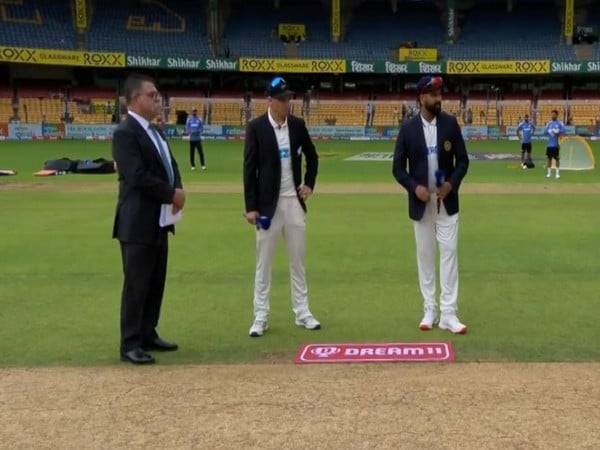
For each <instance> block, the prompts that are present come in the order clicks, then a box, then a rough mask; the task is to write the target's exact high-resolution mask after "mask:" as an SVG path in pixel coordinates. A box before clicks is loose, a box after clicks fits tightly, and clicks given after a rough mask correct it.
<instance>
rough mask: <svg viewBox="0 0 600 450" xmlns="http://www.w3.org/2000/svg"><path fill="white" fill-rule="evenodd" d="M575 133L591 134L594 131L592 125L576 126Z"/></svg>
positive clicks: (580, 134)
mask: <svg viewBox="0 0 600 450" xmlns="http://www.w3.org/2000/svg"><path fill="white" fill-rule="evenodd" d="M575 134H576V135H577V136H591V135H592V132H591V130H590V127H586V126H576V127H575Z"/></svg>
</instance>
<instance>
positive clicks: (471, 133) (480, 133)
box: [462, 125, 488, 139]
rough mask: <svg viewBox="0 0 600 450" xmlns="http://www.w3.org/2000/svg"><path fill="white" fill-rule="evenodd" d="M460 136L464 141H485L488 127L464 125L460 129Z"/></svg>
mask: <svg viewBox="0 0 600 450" xmlns="http://www.w3.org/2000/svg"><path fill="white" fill-rule="evenodd" d="M462 135H463V138H464V139H485V138H487V137H488V127H487V126H480V127H476V126H471V125H465V126H463V127H462Z"/></svg>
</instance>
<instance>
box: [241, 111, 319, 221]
mask: <svg viewBox="0 0 600 450" xmlns="http://www.w3.org/2000/svg"><path fill="white" fill-rule="evenodd" d="M287 124H288V128H289V134H290V158H291V162H292V173H293V176H294V185H295V186H296V188H298V186H300V185H301V184H302V155H303V154H304V157H305V158H306V173H305V174H304V184H305V185H306V186H308V187H310V188H311V189H314V187H315V182H316V178H317V170H318V167H319V157H318V155H317V152H316V150H315V146H314V145H313V143H312V140H311V139H310V136H309V134H308V130H307V129H306V125H305V124H304V121H303V120H302V119H300V118H298V117H294V116H291V115H290V116H288V118H287ZM280 187H281V160H280V157H279V147H278V145H277V138H276V136H275V130H273V127H272V126H271V122H269V117H268V113H265V114H263V115H262V116H260V117H257V118H256V119H254V120H252V121H250V122H249V123H248V126H247V127H246V144H245V146H244V199H245V202H246V212H248V211H258V212H259V213H260V214H261V215H265V216H269V217H273V215H274V214H275V209H276V208H277V200H278V199H279V189H280ZM296 195H297V196H298V191H296ZM298 200H299V201H300V204H301V205H302V208H303V209H304V211H306V204H305V203H304V200H302V198H300V196H298Z"/></svg>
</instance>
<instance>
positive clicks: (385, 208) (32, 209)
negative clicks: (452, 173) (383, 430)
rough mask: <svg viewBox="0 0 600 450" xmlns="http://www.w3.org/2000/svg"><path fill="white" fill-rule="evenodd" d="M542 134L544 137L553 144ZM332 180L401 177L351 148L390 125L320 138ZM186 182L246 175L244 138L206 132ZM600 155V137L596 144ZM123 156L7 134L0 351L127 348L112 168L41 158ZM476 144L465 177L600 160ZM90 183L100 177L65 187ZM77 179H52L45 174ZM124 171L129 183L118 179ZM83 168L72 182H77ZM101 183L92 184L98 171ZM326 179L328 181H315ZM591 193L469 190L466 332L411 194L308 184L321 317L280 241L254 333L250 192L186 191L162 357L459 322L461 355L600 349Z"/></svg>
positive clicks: (537, 174) (310, 267)
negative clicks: (424, 321)
mask: <svg viewBox="0 0 600 450" xmlns="http://www.w3.org/2000/svg"><path fill="white" fill-rule="evenodd" d="M542 145H543V144H542V143H537V144H534V153H538V154H542V152H543V150H542ZM317 147H318V149H319V151H320V153H321V156H322V158H321V173H320V176H319V181H320V182H323V183H325V182H329V183H333V182H357V183H361V182H365V183H367V182H389V183H390V184H393V183H394V181H393V180H392V178H391V168H390V163H374V162H347V161H344V159H345V158H346V157H349V156H351V155H353V154H356V153H360V152H363V151H369V152H376V151H381V152H385V151H392V149H393V143H392V142H375V143H365V142H343V141H335V142H334V141H330V142H318V143H317ZM174 148H175V153H176V156H177V159H178V161H179V163H180V166H181V167H182V169H183V178H184V184H187V185H188V186H190V185H198V184H201V183H203V182H211V183H214V182H236V183H240V185H241V181H240V172H241V156H242V144H241V142H231V141H230V142H205V149H206V153H207V161H208V168H209V170H208V171H207V172H206V173H199V172H194V173H192V172H191V171H190V170H189V167H188V164H187V146H186V143H183V142H176V143H175V144H174ZM593 148H594V153H595V155H596V159H597V160H598V156H599V150H600V148H599V147H598V146H597V145H594V146H593ZM469 150H470V151H471V152H475V151H484V152H492V151H496V152H508V151H518V143H516V142H474V143H470V144H469ZM61 156H66V157H71V158H95V157H107V158H108V157H110V144H109V143H103V142H81V141H76V142H72V141H64V142H43V143H40V142H36V143H13V142H10V143H9V142H3V143H0V167H1V168H14V169H17V170H19V175H18V176H16V177H2V178H0V185H1V184H5V183H15V182H21V183H23V182H25V183H34V185H33V186H32V185H26V186H23V187H21V188H18V189H1V188H2V186H0V209H1V210H2V213H1V214H0V227H1V229H2V235H3V236H2V239H1V240H0V301H1V302H2V308H0V330H2V338H1V339H0V366H37V365H107V364H117V362H118V339H119V334H118V323H119V320H118V314H119V302H120V289H121V281H122V276H121V263H120V253H119V249H118V245H117V243H116V242H115V241H112V240H111V239H110V233H111V227H112V220H113V212H114V206H115V192H116V182H115V176H114V175H104V176H92V175H88V176H81V175H68V176H64V177H52V178H45V179H39V178H34V177H33V176H32V175H31V174H32V172H34V171H35V170H38V169H39V168H40V167H41V164H42V163H43V161H44V160H45V159H49V158H56V157H61ZM513 166H516V164H515V163H513V162H507V161H504V162H483V161H481V162H480V161H476V162H473V164H472V165H471V170H470V173H469V175H468V177H467V179H466V182H467V183H473V182H481V183H484V182H495V183H507V184H510V183H514V182H527V183H540V184H544V183H561V184H569V183H591V182H600V175H599V174H598V170H594V171H588V172H564V173H563V177H562V179H561V180H558V181H557V180H546V179H545V178H544V176H543V170H542V168H541V167H540V168H539V169H535V170H532V171H522V170H520V169H516V168H513ZM73 182H78V183H85V184H88V185H89V186H90V189H89V190H88V191H89V192H82V191H80V190H79V191H76V192H69V184H70V183H73ZM55 184H60V185H62V186H64V189H60V190H58V191H57V190H53V191H49V190H46V189H44V186H45V185H55ZM110 185H113V186H115V189H114V190H113V189H110V188H108V186H110ZM71 186H72V185H71ZM95 186H96V187H98V192H94V187H95ZM317 192H318V190H317ZM598 200H599V199H598V195H595V194H557V195H551V194H541V195H532V194H527V193H524V194H522V195H494V194H491V195H488V194H486V195H477V194H465V195H463V196H462V198H461V207H462V210H461V228H460V244H459V248H460V308H461V314H460V317H461V319H462V320H463V321H464V322H465V323H467V324H468V325H469V327H470V331H469V334H468V335H466V336H458V337H454V336H452V335H450V334H449V333H446V332H441V331H439V330H435V331H432V332H430V333H422V332H420V331H419V330H418V329H417V324H418V322H419V320H420V318H421V299H420V295H419V291H418V284H417V275H416V261H415V255H414V239H413V234H412V224H411V223H410V221H409V220H408V218H407V206H406V197H405V196H403V195H398V194H381V195H374V194H368V195H367V194H365V195H350V194H337V195H334V194H320V195H315V196H314V197H313V198H312V199H311V201H310V206H309V208H310V211H309V216H308V229H307V238H308V241H307V242H308V247H307V252H308V255H307V271H308V281H309V291H310V299H311V306H312V310H313V312H314V313H315V315H316V316H317V317H318V318H319V319H320V320H321V322H322V323H323V329H322V330H320V331H318V332H311V331H306V330H302V329H299V328H297V327H295V326H294V325H293V317H292V313H291V310H290V295H289V283H288V274H287V263H286V259H285V258H286V255H285V252H284V251H283V247H284V245H280V248H279V251H278V253H277V259H276V263H275V270H274V274H273V276H274V282H273V289H272V301H271V304H272V314H271V320H270V327H271V328H270V330H269V331H268V332H267V334H266V335H265V336H264V337H263V338H261V339H250V338H249V337H248V336H247V332H248V327H249V325H250V322H251V314H252V305H251V303H252V288H253V279H254V234H253V231H252V228H251V227H249V226H248V225H245V223H244V222H243V220H242V218H241V212H242V209H243V199H242V197H241V195H239V194H203V193H195V192H192V193H190V194H189V198H188V205H187V207H186V213H185V219H184V222H182V224H181V225H180V226H179V227H178V232H177V236H176V237H175V238H173V239H171V241H170V246H171V248H170V256H169V257H170V262H169V273H168V281H167V288H166V295H165V301H164V308H163V313H162V319H161V326H160V333H161V334H162V335H164V337H166V338H168V339H172V340H175V341H177V342H178V343H179V344H180V348H181V349H180V351H178V352H176V353H172V354H164V355H162V354H158V360H159V362H160V363H161V364H175V363H178V364H179V363H215V362H228V363H229V362H231V363H232V362H257V361H264V360H278V361H280V360H285V361H289V360H291V359H292V357H293V355H294V353H295V351H296V349H297V347H298V345H299V344H301V343H307V342H335V341H423V340H430V341H434V340H451V341H453V342H454V343H455V346H456V350H457V359H458V360H459V361H600V345H598V343H599V342H600V327H599V326H598V317H600V295H598V291H599V287H600V281H599V280H598V274H600V258H598V248H600V233H599V224H600V208H598Z"/></svg>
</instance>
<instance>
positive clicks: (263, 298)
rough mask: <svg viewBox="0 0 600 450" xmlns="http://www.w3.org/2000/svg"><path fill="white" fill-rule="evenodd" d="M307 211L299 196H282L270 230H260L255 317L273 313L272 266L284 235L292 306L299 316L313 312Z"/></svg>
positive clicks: (258, 236) (255, 281)
mask: <svg viewBox="0 0 600 450" xmlns="http://www.w3.org/2000/svg"><path fill="white" fill-rule="evenodd" d="M305 231H306V221H305V212H304V210H303V209H302V206H301V205H300V202H299V201H298V199H297V198H296V197H279V200H278V202H277V209H276V210H275V215H274V216H273V218H272V220H271V226H270V227H269V229H268V230H262V229H260V230H257V231H256V276H255V279H254V319H255V320H264V321H266V320H267V319H268V317H269V300H270V291H271V269H272V266H273V255H274V253H275V248H276V247H277V241H278V240H279V238H280V237H281V236H283V238H284V239H285V242H286V244H287V248H288V259H289V265H290V285H291V291H292V310H293V311H294V314H295V315H296V318H297V319H300V320H301V319H304V318H305V317H307V316H309V315H310V314H311V313H310V310H309V308H308V288H307V286H306V270H305V268H304V255H305Z"/></svg>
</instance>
